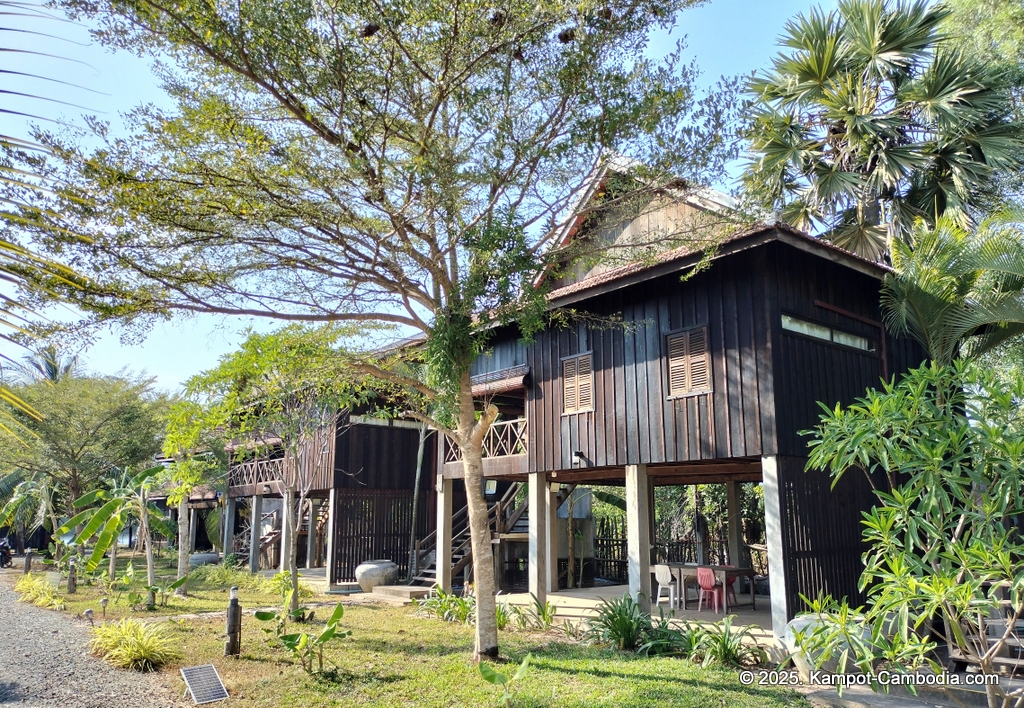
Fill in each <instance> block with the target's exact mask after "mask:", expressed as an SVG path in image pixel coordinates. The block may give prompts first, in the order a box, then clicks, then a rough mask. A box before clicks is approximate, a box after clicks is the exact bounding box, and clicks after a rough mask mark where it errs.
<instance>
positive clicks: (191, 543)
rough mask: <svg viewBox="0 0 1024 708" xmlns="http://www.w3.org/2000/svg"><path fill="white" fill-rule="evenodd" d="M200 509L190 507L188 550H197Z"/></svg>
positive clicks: (193, 551) (192, 551) (191, 551)
mask: <svg viewBox="0 0 1024 708" xmlns="http://www.w3.org/2000/svg"><path fill="white" fill-rule="evenodd" d="M198 522H199V510H198V509H193V508H192V507H191V506H189V508H188V552H189V553H195V552H196V529H197V528H198V526H199V523H198Z"/></svg>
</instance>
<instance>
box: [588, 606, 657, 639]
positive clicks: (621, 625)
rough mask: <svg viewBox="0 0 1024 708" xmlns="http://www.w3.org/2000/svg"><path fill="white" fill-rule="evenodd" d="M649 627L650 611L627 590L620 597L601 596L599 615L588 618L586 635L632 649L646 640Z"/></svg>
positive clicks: (589, 637)
mask: <svg viewBox="0 0 1024 708" xmlns="http://www.w3.org/2000/svg"><path fill="white" fill-rule="evenodd" d="M650 630H651V617H650V615H648V614H646V613H645V612H644V611H643V610H642V609H641V608H640V603H639V602H637V601H636V600H634V599H633V598H632V597H630V596H629V595H628V594H627V595H623V596H622V598H621V599H618V600H601V606H600V608H598V610H597V617H595V618H593V619H591V620H589V628H588V629H587V633H586V638H587V639H588V640H589V641H591V642H597V643H600V644H611V645H612V646H614V647H615V648H616V649H619V650H620V651H633V650H635V649H636V648H637V647H638V646H640V644H641V643H643V641H644V638H645V637H646V636H647V634H648V632H650Z"/></svg>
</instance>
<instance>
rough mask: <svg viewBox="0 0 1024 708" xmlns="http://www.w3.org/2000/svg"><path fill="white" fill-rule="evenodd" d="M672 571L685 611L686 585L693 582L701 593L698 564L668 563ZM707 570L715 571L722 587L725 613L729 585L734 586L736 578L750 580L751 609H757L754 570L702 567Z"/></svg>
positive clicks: (718, 566)
mask: <svg viewBox="0 0 1024 708" xmlns="http://www.w3.org/2000/svg"><path fill="white" fill-rule="evenodd" d="M665 565H667V566H668V567H669V569H671V571H672V577H673V578H674V579H675V580H676V583H677V585H676V589H677V590H678V591H679V592H678V593H677V595H678V596H679V597H680V598H681V600H682V603H683V609H684V610H685V609H686V583H687V582H689V581H692V583H693V585H694V586H696V587H697V591H698V592H699V591H700V586H699V585H697V564H696V563H666V564H665ZM702 567H705V568H711V570H713V571H715V577H716V578H717V579H718V582H719V584H721V585H722V590H723V592H722V597H723V598H724V600H725V602H724V604H725V611H726V612H728V611H729V585H730V584H732V582H733V581H735V580H736V578H747V579H749V580H750V609H752V610H753V609H756V607H755V605H754V575H755V573H754V569H753V568H734V567H732V566H728V565H709V566H702ZM746 604H747V603H745V602H740V603H735V604H733V608H735V607H737V606H738V605H746Z"/></svg>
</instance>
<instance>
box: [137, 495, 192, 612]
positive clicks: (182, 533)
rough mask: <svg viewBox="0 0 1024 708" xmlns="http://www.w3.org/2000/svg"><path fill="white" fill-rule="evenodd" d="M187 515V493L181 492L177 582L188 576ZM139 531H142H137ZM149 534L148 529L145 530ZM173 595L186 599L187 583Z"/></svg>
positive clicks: (188, 531)
mask: <svg viewBox="0 0 1024 708" xmlns="http://www.w3.org/2000/svg"><path fill="white" fill-rule="evenodd" d="M188 523H189V513H188V493H185V492H183V493H182V497H181V501H180V502H178V575H177V578H176V579H177V580H181V579H182V578H184V577H185V576H186V575H187V574H188V552H189V547H188V539H189V535H190V534H191V530H190V529H189V527H188ZM139 530H140V531H141V530H142V529H139ZM146 532H147V533H148V532H149V529H148V528H147V529H146ZM146 548H149V541H148V540H147V542H146ZM174 594H175V595H177V596H178V597H188V583H185V584H184V585H182V586H181V587H180V588H178V589H177V590H175V591H174Z"/></svg>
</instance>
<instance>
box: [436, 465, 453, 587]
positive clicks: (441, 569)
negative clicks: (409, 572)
mask: <svg viewBox="0 0 1024 708" xmlns="http://www.w3.org/2000/svg"><path fill="white" fill-rule="evenodd" d="M453 483H454V480H452V479H446V478H445V477H444V476H443V475H441V474H438V475H437V487H436V489H437V534H436V536H435V539H436V540H437V543H436V544H435V550H434V559H435V562H434V567H435V568H436V569H437V573H436V575H435V576H434V577H435V578H436V579H437V584H438V585H440V586H441V589H442V590H444V591H445V592H451V591H452V485H453Z"/></svg>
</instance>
